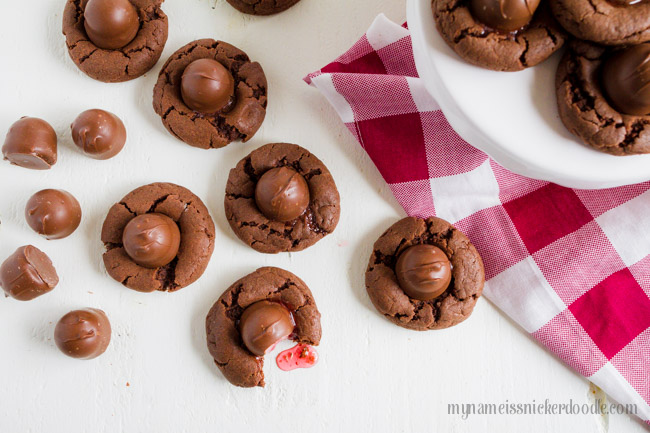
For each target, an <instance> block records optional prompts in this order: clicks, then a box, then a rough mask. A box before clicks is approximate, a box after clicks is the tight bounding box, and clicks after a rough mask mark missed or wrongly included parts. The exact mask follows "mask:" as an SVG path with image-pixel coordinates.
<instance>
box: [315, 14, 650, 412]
mask: <svg viewBox="0 0 650 433" xmlns="http://www.w3.org/2000/svg"><path fill="white" fill-rule="evenodd" d="M305 81H306V82H307V83H309V84H311V85H312V86H314V87H316V88H317V89H318V90H320V91H321V92H322V93H323V95H324V96H325V97H326V98H327V99H328V100H329V102H330V103H331V104H332V105H333V106H334V108H335V109H336V111H337V113H338V114H339V115H340V116H341V119H342V120H343V122H344V123H345V125H346V126H347V127H348V129H349V130H350V132H352V134H353V135H354V136H355V137H356V139H357V140H358V141H359V143H360V144H361V146H362V147H363V148H364V149H365V150H366V152H367V153H368V155H369V156H370V158H371V159H372V161H373V162H374V163H375V165H376V166H377V168H378V169H379V171H380V172H381V174H382V176H383V177H384V179H385V180H386V182H387V183H388V184H389V186H390V188H391V190H392V192H393V194H394V195H395V197H396V198H397V200H398V201H399V203H400V204H401V205H402V206H403V207H404V210H406V213H407V214H409V215H411V216H418V217H429V216H431V215H437V216H440V217H441V218H444V219H446V220H449V221H451V222H453V223H454V224H455V225H456V227H458V228H459V229H460V230H462V231H463V232H464V233H466V234H467V235H468V236H469V238H470V239H471V240H472V242H473V243H474V245H475V246H476V248H477V249H478V251H479V252H480V253H481V255H482V257H483V260H484V262H485V273H486V279H487V283H486V286H485V292H484V293H485V296H486V297H487V298H489V299H490V300H491V301H492V302H493V303H494V304H496V305H497V306H498V307H499V308H500V309H501V310H503V311H504V312H505V313H506V314H508V315H509V316H510V317H511V318H512V319H514V320H515V321H516V322H517V323H519V324H520V325H521V326H522V327H523V328H524V329H525V330H526V331H528V332H529V333H530V334H532V335H533V337H535V338H536V339H537V340H538V341H539V342H541V343H542V344H543V345H544V346H546V347H547V348H548V349H549V350H550V351H551V352H553V353H554V354H555V355H557V356H558V357H559V358H560V359H562V360H563V361H564V362H566V363H567V364H568V365H569V366H571V367H572V368H574V369H575V370H576V371H578V372H579V373H581V374H582V375H584V376H586V377H588V378H589V380H591V381H592V382H594V383H595V384H597V385H598V386H600V387H601V388H602V389H603V390H605V392H607V393H608V394H609V395H610V396H611V397H612V398H614V399H615V400H617V401H618V402H619V403H622V404H636V406H637V411H638V415H639V416H640V417H641V418H642V419H643V420H645V421H646V423H648V424H649V425H650V421H648V420H650V406H649V403H650V254H649V253H650V182H649V183H644V184H640V185H632V186H626V187H621V188H613V189H608V190H599V191H587V190H574V189H569V188H564V187H561V186H558V185H555V184H552V183H549V182H544V181H540V180H533V179H528V178H526V177H522V176H519V175H516V174H514V173H511V172H509V171H508V170H506V169H504V168H503V167H501V166H499V165H498V164H497V163H496V162H494V161H493V160H491V159H490V158H489V157H488V156H487V155H486V154H484V153H483V152H481V151H479V150H477V149H475V148H473V147H471V146H470V145H469V144H467V143H466V142H465V141H464V140H463V139H462V138H461V137H459V136H458V135H457V134H456V133H455V132H454V130H453V129H452V128H451V126H450V125H449V123H447V120H446V119H445V116H444V115H443V113H442V112H441V111H440V108H439V106H438V104H437V103H436V101H435V100H433V98H432V97H431V96H429V94H428V93H427V91H426V89H425V87H424V84H423V83H422V81H421V80H420V79H419V78H418V75H417V71H416V68H415V63H414V60H413V50H412V47H411V38H410V33H409V31H408V30H407V29H406V28H405V27H402V26H398V25H396V24H394V23H393V22H391V21H389V20H388V19H387V18H386V17H384V16H383V15H380V16H379V17H378V18H377V19H376V20H375V22H374V23H373V24H372V26H371V27H370V29H369V30H368V32H367V33H366V35H364V36H363V37H362V38H361V39H360V40H359V41H358V42H357V43H356V44H354V46H353V47H352V48H351V49H350V50H349V51H348V52H346V53H345V54H343V55H342V56H341V57H339V58H338V59H336V60H335V61H334V62H332V63H330V64H329V65H327V66H325V67H324V68H323V69H321V70H320V71H317V72H315V73H313V74H310V75H309V76H307V77H306V78H305Z"/></svg>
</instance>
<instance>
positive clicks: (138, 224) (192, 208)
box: [101, 183, 215, 292]
mask: <svg viewBox="0 0 650 433" xmlns="http://www.w3.org/2000/svg"><path fill="white" fill-rule="evenodd" d="M214 235H215V233H214V223H213V221H212V218H211V217H210V213H209V212H208V209H207V208H206V207H205V205H204V204H203V202H202V201H201V199H199V198H198V197H197V196H195V195H194V194H192V192H190V191H189V190H188V189H186V188H183V187H182V186H178V185H174V184H172V183H152V184H150V185H145V186H142V187H140V188H137V189H135V190H133V191H132V192H130V193H129V194H127V195H126V197H124V198H123V199H122V200H120V202H119V203H116V204H114V205H113V207H111V209H110V211H109V212H108V215H107V216H106V220H105V221H104V225H103V227H102V234H101V240H102V242H103V243H104V245H105V247H106V252H105V253H104V265H105V266H106V270H107V271H108V274H109V275H110V276H111V277H113V279H115V280H116V281H118V282H120V283H122V284H123V285H125V286H126V287H128V288H130V289H133V290H137V291H139V292H153V291H155V290H160V291H169V292H173V291H176V290H179V289H182V288H183V287H185V286H188V285H189V284H191V283H193V282H194V281H196V280H198V279H199V277H200V276H201V275H202V274H203V272H204V271H205V268H206V267H207V266H208V262H209V261H210V256H212V252H213V251H214Z"/></svg>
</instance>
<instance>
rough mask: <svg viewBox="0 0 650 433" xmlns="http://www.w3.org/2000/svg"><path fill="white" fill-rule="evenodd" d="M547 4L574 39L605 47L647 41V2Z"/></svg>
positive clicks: (587, 0)
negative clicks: (596, 43)
mask: <svg viewBox="0 0 650 433" xmlns="http://www.w3.org/2000/svg"><path fill="white" fill-rule="evenodd" d="M550 1H551V8H552V10H553V13H554V14H555V18H557V20H558V21H559V22H560V24H562V26H563V27H564V28H565V29H566V30H567V31H569V32H570V33H571V34H573V35H574V36H576V37H577V38H580V39H585V40H588V41H593V42H598V43H600V44H605V45H621V44H626V45H627V44H638V43H641V42H646V41H650V3H648V2H647V1H640V2H638V3H635V2H633V1H629V0H550ZM630 3H635V4H630Z"/></svg>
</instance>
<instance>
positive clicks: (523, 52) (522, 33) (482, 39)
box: [432, 0, 566, 71]
mask: <svg viewBox="0 0 650 433" xmlns="http://www.w3.org/2000/svg"><path fill="white" fill-rule="evenodd" d="M432 7H433V16H434V19H435V21H436V27H437V28H438V31H439V32H440V35H441V36H442V38H443V39H444V40H445V42H447V44H448V45H449V46H450V47H451V48H452V49H453V50H454V51H455V52H456V53H457V54H458V55H459V56H460V57H462V58H463V59H464V60H466V61H467V62H469V63H472V64H474V65H476V66H480V67H482V68H486V69H492V70H495V71H520V70H522V69H526V68H529V67H531V66H535V65H537V64H538V63H540V62H542V61H544V60H546V59H547V58H548V57H550V56H551V55H552V54H553V53H554V52H555V51H557V50H558V49H559V48H560V47H561V46H562V45H563V44H564V41H565V39H566V34H565V32H564V30H562V28H561V27H560V25H559V24H558V23H557V22H556V21H555V19H554V18H553V16H552V14H551V12H550V9H549V7H548V4H547V2H545V1H543V2H542V4H541V5H540V6H539V9H538V10H537V11H536V12H535V16H534V17H533V20H532V21H531V22H530V24H529V25H528V26H527V27H524V28H523V29H522V30H518V31H516V32H511V33H502V32H497V31H494V30H492V29H490V28H488V27H486V26H485V25H483V24H482V23H480V22H478V21H477V20H476V19H475V18H474V17H473V16H472V13H471V12H470V8H469V0H433V2H432Z"/></svg>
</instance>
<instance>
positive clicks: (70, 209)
mask: <svg viewBox="0 0 650 433" xmlns="http://www.w3.org/2000/svg"><path fill="white" fill-rule="evenodd" d="M25 219H26V220H27V224H29V226H30V227H31V228H32V229H33V230H34V231H35V232H36V233H38V234H40V235H43V236H44V237H46V238H47V239H61V238H65V237H67V236H69V235H71V234H72V233H73V232H74V231H75V230H76V229H77V227H79V223H80V222H81V206H79V202H78V201H77V199H76V198H74V196H73V195H72V194H70V193H69V192H67V191H63V190H60V189H44V190H42V191H39V192H37V193H36V194H34V195H33V196H32V197H31V198H30V199H29V201H28V202H27V206H26V207H25Z"/></svg>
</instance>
